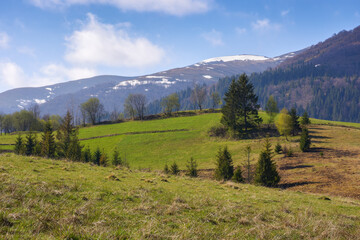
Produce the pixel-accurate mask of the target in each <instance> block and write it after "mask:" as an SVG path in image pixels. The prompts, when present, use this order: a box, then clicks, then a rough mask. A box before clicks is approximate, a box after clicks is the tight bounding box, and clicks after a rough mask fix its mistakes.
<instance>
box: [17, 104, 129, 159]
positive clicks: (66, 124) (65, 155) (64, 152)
mask: <svg viewBox="0 0 360 240" xmlns="http://www.w3.org/2000/svg"><path fill="white" fill-rule="evenodd" d="M78 130H79V129H78V127H76V126H74V124H73V117H72V115H71V113H70V112H69V111H67V113H66V115H65V117H64V118H63V119H62V121H61V124H60V126H59V128H58V130H57V131H56V134H55V133H54V129H53V127H52V123H51V121H47V122H46V123H45V127H44V130H43V132H42V134H41V137H40V140H39V138H38V135H37V134H36V133H34V132H32V131H29V132H28V133H27V134H26V135H25V138H23V137H22V135H21V134H19V135H18V137H17V138H16V141H15V146H14V152H15V154H18V155H26V156H41V157H46V158H51V159H67V160H70V161H75V162H88V163H93V164H95V165H99V166H107V165H109V164H112V165H114V166H128V163H127V161H126V158H124V159H122V158H121V157H120V153H119V151H118V150H117V149H115V150H114V152H113V155H112V157H111V158H109V157H108V156H107V155H106V153H105V152H104V151H101V150H100V148H99V147H97V149H96V150H95V151H94V152H93V153H92V152H91V150H90V148H89V147H88V146H87V147H86V148H84V146H83V145H81V144H80V140H79V138H78Z"/></svg>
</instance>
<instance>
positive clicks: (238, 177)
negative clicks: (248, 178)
mask: <svg viewBox="0 0 360 240" xmlns="http://www.w3.org/2000/svg"><path fill="white" fill-rule="evenodd" d="M232 180H233V181H234V182H238V183H242V182H244V178H243V176H242V171H241V168H240V166H238V167H237V168H236V169H235V171H234V176H233V177H232Z"/></svg>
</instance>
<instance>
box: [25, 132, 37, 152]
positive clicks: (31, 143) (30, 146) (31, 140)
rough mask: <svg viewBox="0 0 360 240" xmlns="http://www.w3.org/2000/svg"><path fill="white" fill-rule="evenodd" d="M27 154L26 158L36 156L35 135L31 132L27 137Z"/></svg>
mask: <svg viewBox="0 0 360 240" xmlns="http://www.w3.org/2000/svg"><path fill="white" fill-rule="evenodd" d="M25 140H26V142H25V154H26V156H30V155H33V154H34V151H35V145H36V140H35V136H34V134H33V133H32V132H31V131H30V132H29V133H28V134H27V135H26V137H25Z"/></svg>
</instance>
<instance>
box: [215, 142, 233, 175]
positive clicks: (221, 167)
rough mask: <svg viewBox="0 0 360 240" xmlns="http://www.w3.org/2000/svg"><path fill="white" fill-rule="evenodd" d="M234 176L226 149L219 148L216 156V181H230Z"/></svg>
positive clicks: (229, 155)
mask: <svg viewBox="0 0 360 240" xmlns="http://www.w3.org/2000/svg"><path fill="white" fill-rule="evenodd" d="M233 175H234V166H233V161H232V158H231V154H230V153H229V151H228V149H227V147H224V148H223V149H222V148H220V149H219V151H218V153H217V155H216V169H215V178H216V180H225V181H226V180H230V179H231V178H232V176H233Z"/></svg>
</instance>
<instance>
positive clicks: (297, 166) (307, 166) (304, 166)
mask: <svg viewBox="0 0 360 240" xmlns="http://www.w3.org/2000/svg"><path fill="white" fill-rule="evenodd" d="M311 167H314V165H305V164H302V165H296V166H284V167H280V170H291V169H297V168H311Z"/></svg>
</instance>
